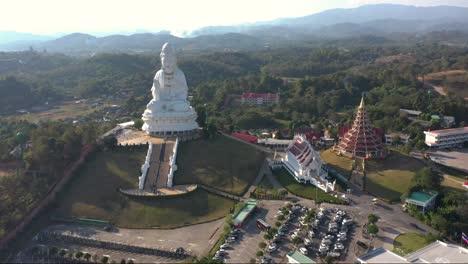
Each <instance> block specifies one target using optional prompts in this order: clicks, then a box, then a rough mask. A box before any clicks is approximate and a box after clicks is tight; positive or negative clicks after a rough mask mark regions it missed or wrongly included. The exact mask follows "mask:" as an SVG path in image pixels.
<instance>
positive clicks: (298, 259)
mask: <svg viewBox="0 0 468 264" xmlns="http://www.w3.org/2000/svg"><path fill="white" fill-rule="evenodd" d="M286 256H287V257H288V262H289V263H301V264H302V263H315V261H313V260H311V259H310V258H309V257H307V256H305V255H304V254H302V253H301V252H299V251H297V250H294V251H291V252H289V253H288V254H287V255H286Z"/></svg>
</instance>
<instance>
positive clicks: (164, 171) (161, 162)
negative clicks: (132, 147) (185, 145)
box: [143, 140, 175, 193]
mask: <svg viewBox="0 0 468 264" xmlns="http://www.w3.org/2000/svg"><path fill="white" fill-rule="evenodd" d="M174 144H175V142H174V141H173V140H166V141H164V142H162V143H159V144H152V148H153V151H152V153H151V159H150V167H149V169H148V174H147V176H146V180H145V184H144V188H143V189H144V190H145V191H146V192H153V193H154V192H156V190H158V189H162V188H166V187H167V179H168V175H169V170H170V163H169V162H170V157H171V156H172V155H173V149H174Z"/></svg>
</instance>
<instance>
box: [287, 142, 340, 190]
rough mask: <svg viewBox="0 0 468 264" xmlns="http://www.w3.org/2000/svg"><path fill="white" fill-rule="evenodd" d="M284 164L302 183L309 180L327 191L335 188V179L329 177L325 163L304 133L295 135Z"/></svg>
mask: <svg viewBox="0 0 468 264" xmlns="http://www.w3.org/2000/svg"><path fill="white" fill-rule="evenodd" d="M282 166H283V167H284V168H286V170H287V171H288V172H289V173H290V174H291V175H292V176H293V177H294V178H295V179H296V181H298V182H300V183H307V182H309V183H311V184H313V185H315V186H317V187H318V188H320V189H322V190H323V191H325V192H329V191H334V190H335V181H331V179H329V177H328V170H327V168H326V166H325V163H324V162H323V161H322V159H321V158H320V155H319V154H318V153H317V152H316V151H315V150H314V149H313V147H312V145H310V143H309V142H308V141H307V139H306V137H305V136H304V135H296V136H294V138H293V140H292V141H291V143H290V144H289V146H288V148H287V149H286V155H285V157H284V158H283V159H282Z"/></svg>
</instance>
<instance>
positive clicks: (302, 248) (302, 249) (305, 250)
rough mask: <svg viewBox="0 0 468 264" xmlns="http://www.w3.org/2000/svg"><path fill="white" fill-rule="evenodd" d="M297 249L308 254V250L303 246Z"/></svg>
mask: <svg viewBox="0 0 468 264" xmlns="http://www.w3.org/2000/svg"><path fill="white" fill-rule="evenodd" d="M299 251H300V252H301V253H302V254H304V255H307V254H309V251H308V250H307V248H305V247H301V248H300V249H299Z"/></svg>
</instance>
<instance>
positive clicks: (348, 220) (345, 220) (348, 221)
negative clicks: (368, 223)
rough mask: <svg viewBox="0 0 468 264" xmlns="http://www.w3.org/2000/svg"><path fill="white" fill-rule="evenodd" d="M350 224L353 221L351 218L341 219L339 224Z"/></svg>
mask: <svg viewBox="0 0 468 264" xmlns="http://www.w3.org/2000/svg"><path fill="white" fill-rule="evenodd" d="M352 222H353V219H351V218H345V219H343V221H342V222H341V224H343V225H349V224H351V223H352Z"/></svg>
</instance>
